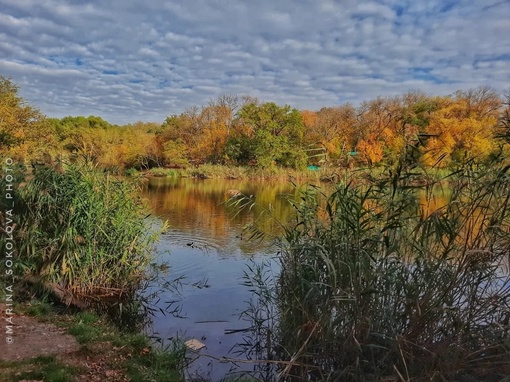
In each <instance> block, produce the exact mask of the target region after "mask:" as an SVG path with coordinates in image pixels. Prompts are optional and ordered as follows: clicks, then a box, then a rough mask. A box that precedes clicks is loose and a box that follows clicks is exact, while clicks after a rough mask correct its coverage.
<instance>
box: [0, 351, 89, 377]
mask: <svg viewBox="0 0 510 382" xmlns="http://www.w3.org/2000/svg"><path fill="white" fill-rule="evenodd" d="M0 366H1V368H2V369H4V370H6V371H2V372H0V377H1V378H2V379H1V380H2V381H9V382H18V381H24V380H31V381H32V380H37V381H44V382H71V381H74V378H75V376H76V375H77V374H78V373H79V369H77V368H75V367H71V366H68V365H65V364H62V363H60V362H59V361H57V359H56V357H54V356H43V357H38V358H34V359H31V360H26V361H17V362H2V363H0Z"/></svg>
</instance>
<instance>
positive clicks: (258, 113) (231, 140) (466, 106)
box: [0, 76, 510, 171]
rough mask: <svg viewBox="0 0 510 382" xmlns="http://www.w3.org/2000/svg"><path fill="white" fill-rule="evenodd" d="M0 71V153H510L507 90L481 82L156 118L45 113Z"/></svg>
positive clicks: (94, 158)
mask: <svg viewBox="0 0 510 382" xmlns="http://www.w3.org/2000/svg"><path fill="white" fill-rule="evenodd" d="M18 91H19V88H18V86H17V85H16V84H14V83H13V82H12V81H11V80H10V79H8V78H5V77H2V76H0V155H2V156H6V155H9V156H11V157H13V158H16V159H17V160H20V161H25V162H26V161H46V162H47V161H51V160H55V159H58V158H60V159H70V160H73V159H77V158H82V159H85V160H86V161H88V162H91V163H94V164H96V165H97V166H99V167H102V168H105V169H108V170H114V171H121V170H123V169H127V168H136V169H148V168H152V167H187V166H191V165H198V164H203V163H211V164H222V165H231V166H256V167H261V168H269V167H275V166H278V167H288V168H294V169H304V168H306V166H309V165H316V166H320V165H331V166H375V165H378V164H391V163H394V162H396V161H399V160H405V161H408V162H411V163H417V164H418V163H419V164H422V165H425V166H436V167H441V168H443V167H448V166H455V165H456V164H460V163H462V162H464V161H467V160H470V161H477V162H484V161H486V160H488V159H490V158H491V157H494V156H500V157H503V158H504V157H508V153H509V151H510V145H509V144H510V122H509V121H510V90H509V91H508V92H506V93H505V94H499V93H498V92H496V91H495V90H494V89H492V88H490V87H486V86H481V87H478V88H475V89H470V90H466V91H457V92H455V93H453V94H452V95H449V96H430V95H427V94H425V93H422V92H419V91H412V92H407V93H405V94H403V95H400V96H396V97H377V98H374V99H372V100H368V101H364V102H362V103H360V105H358V106H353V105H352V104H348V103H347V104H343V105H340V106H334V107H324V108H322V109H320V110H317V111H310V110H297V109H295V108H292V107H291V106H289V105H284V106H280V105H277V104H275V103H273V102H262V101H260V100H258V99H256V98H253V97H249V96H237V95H222V96H219V97H217V98H215V99H213V100H211V101H209V102H208V103H207V104H206V105H203V106H193V107H189V108H187V109H186V110H184V111H183V112H182V113H180V114H173V115H170V116H168V117H167V118H166V119H165V121H163V122H162V123H155V122H136V123H134V124H128V125H123V126H119V125H115V124H110V123H109V122H107V121H105V120H104V119H102V118H101V117H97V116H89V117H83V116H78V117H71V116H68V117H64V118H47V117H46V116H44V115H43V114H42V113H41V112H40V111H38V109H37V108H35V107H33V106H31V105H30V104H28V102H27V101H26V100H24V99H23V98H22V97H20V96H19V94H18V93H19V92H18Z"/></svg>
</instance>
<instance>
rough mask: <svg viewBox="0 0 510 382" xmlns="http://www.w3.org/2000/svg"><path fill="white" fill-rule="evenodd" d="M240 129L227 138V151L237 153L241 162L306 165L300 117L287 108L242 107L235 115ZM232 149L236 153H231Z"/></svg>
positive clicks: (252, 104) (288, 165)
mask: <svg viewBox="0 0 510 382" xmlns="http://www.w3.org/2000/svg"><path fill="white" fill-rule="evenodd" d="M238 124H239V125H240V126H241V128H240V129H239V130H238V134H237V136H234V137H232V138H230V139H229V141H228V143H227V146H228V148H227V152H229V153H234V152H237V158H232V159H236V160H238V161H240V162H245V163H246V161H256V162H257V165H258V166H260V167H264V168H268V167H273V166H276V165H280V166H284V167H293V168H303V167H305V166H306V161H307V157H306V153H305V151H304V149H303V134H304V125H303V119H302V117H301V114H300V113H299V111H298V110H296V109H291V107H290V106H288V105H285V106H278V105H277V104H275V103H273V102H267V103H263V104H261V105H259V104H257V103H247V104H245V105H244V106H243V107H242V108H241V109H240V111H239V113H238ZM233 146H235V147H236V148H237V149H238V150H234V149H233Z"/></svg>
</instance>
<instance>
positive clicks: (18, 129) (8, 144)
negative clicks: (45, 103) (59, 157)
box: [0, 76, 56, 161]
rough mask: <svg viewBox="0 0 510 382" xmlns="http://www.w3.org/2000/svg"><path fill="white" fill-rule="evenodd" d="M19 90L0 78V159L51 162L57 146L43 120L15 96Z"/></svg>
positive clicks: (7, 80)
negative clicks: (7, 157) (4, 157)
mask: <svg viewBox="0 0 510 382" xmlns="http://www.w3.org/2000/svg"><path fill="white" fill-rule="evenodd" d="M18 91H19V89H18V86H17V85H16V84H14V83H13V82H12V81H11V80H10V79H8V78H5V77H3V76H0V155H1V156H7V155H9V156H10V157H12V158H14V159H17V160H18V161H25V160H41V159H43V158H44V160H50V159H51V157H52V155H54V154H55V149H56V144H55V141H54V139H53V134H52V133H51V125H50V124H49V123H48V121H47V120H46V117H45V116H44V115H43V114H42V113H41V112H40V111H39V110H37V109H36V108H34V107H32V106H31V105H29V104H28V102H27V101H26V100H24V99H23V98H22V97H20V96H19V95H18Z"/></svg>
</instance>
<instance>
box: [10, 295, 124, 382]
mask: <svg viewBox="0 0 510 382" xmlns="http://www.w3.org/2000/svg"><path fill="white" fill-rule="evenodd" d="M5 308H6V307H5V304H4V305H0V309H1V316H0V318H1V321H2V324H3V325H2V326H4V327H3V328H2V329H1V331H0V332H1V333H2V334H3V336H2V338H1V342H0V380H1V381H5V382H10V381H30V382H32V381H36V382H44V381H46V378H44V377H43V379H40V378H39V379H30V380H29V379H23V376H24V375H30V373H37V370H38V368H39V369H40V368H41V366H40V362H38V361H37V359H36V357H48V356H54V361H52V362H54V363H58V365H61V367H64V368H66V367H69V368H71V369H72V370H74V372H73V373H72V374H73V375H72V377H69V379H68V380H72V381H83V382H85V381H87V382H89V381H90V382H94V381H116V382H122V381H129V379H128V378H127V377H126V376H125V375H124V371H123V370H122V368H121V365H122V362H123V361H124V360H126V358H127V357H128V356H129V355H126V354H124V352H122V351H119V350H122V349H117V348H115V347H114V346H113V345H112V344H111V343H110V342H107V341H105V342H98V343H92V344H87V345H86V346H82V345H80V344H79V343H78V341H77V340H76V338H75V337H74V336H72V335H69V334H67V333H66V331H67V329H66V328H65V327H60V326H57V325H55V324H54V323H52V322H44V321H41V320H39V319H35V318H32V317H28V316H25V315H21V314H14V315H7V314H6V309H5ZM8 317H9V318H10V319H9V320H7V318H8ZM10 323H12V337H13V339H14V342H13V343H12V344H7V343H6V337H7V335H6V334H5V325H10ZM42 374H44V373H42ZM48 380H50V379H48Z"/></svg>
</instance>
